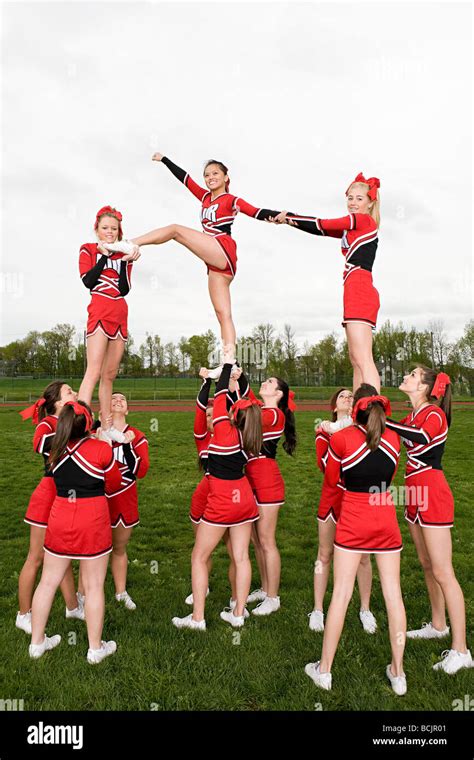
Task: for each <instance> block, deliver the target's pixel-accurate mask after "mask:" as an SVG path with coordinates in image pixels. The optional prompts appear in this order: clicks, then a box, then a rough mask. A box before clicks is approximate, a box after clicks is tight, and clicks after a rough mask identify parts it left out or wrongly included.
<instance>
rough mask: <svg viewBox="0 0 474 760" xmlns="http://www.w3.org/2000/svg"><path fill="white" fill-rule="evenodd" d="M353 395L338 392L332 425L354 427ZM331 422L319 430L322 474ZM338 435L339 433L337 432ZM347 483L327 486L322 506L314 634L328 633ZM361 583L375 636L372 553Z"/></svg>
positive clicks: (365, 559) (368, 628) (367, 622)
mask: <svg viewBox="0 0 474 760" xmlns="http://www.w3.org/2000/svg"><path fill="white" fill-rule="evenodd" d="M352 400H353V396H352V392H351V391H349V390H348V389H347V388H341V389H340V390H338V391H336V392H335V393H334V394H333V396H332V397H331V400H330V402H329V404H330V407H331V409H332V423H337V422H340V423H342V425H343V427H341V429H344V427H347V424H346V423H347V420H350V423H351V424H352V417H351V411H352ZM328 422H329V421H328V420H324V422H323V423H322V424H321V425H320V426H319V427H318V428H317V430H316V441H315V443H316V463H317V466H318V467H319V469H320V470H321V472H322V473H324V471H325V469H326V463H327V459H328V450H329V442H330V435H329V434H328V432H326V431H327V430H328V429H329V430H330V427H329V425H331V423H329V425H328V424H327V423H328ZM336 432H337V431H336ZM343 494H344V484H343V482H342V480H341V481H339V483H338V484H337V487H336V488H331V487H328V486H327V484H325V483H323V488H322V491H321V498H320V501H319V507H318V537H319V541H318V556H317V559H316V564H315V567H314V609H313V611H312V612H310V613H309V615H308V617H309V627H310V629H311V630H312V631H324V612H323V610H324V596H325V594H326V589H327V585H328V580H329V573H330V568H331V562H332V559H333V555H334V535H335V532H336V525H337V520H338V518H339V515H340V513H341V503H342V496H343ZM357 584H358V586H359V594H360V611H359V618H360V621H361V623H362V626H363V628H364V631H365V632H366V633H371V634H372V633H375V631H376V630H377V621H376V620H375V617H374V615H373V613H372V612H371V611H370V594H371V591H372V565H371V561H370V554H363V555H362V556H361V560H360V565H359V568H358V570H357Z"/></svg>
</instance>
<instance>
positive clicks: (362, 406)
mask: <svg viewBox="0 0 474 760" xmlns="http://www.w3.org/2000/svg"><path fill="white" fill-rule="evenodd" d="M386 414H390V402H389V401H388V399H387V398H385V396H378V395H377V394H376V390H375V388H374V387H373V386H371V385H367V384H364V385H362V386H361V387H360V388H359V389H358V390H357V391H356V393H355V394H354V408H353V411H352V416H353V419H354V423H355V424H354V425H352V426H350V427H347V428H345V429H344V430H340V431H339V432H338V433H335V434H334V435H333V436H332V438H331V441H330V443H329V454H328V459H327V463H326V472H325V475H324V482H325V485H326V486H327V487H328V488H333V489H337V487H338V483H339V481H340V480H341V477H342V478H343V480H344V487H345V490H344V494H343V497H342V505H341V513H340V516H339V519H338V521H337V526H336V535H335V539H334V547H335V549H334V589H333V594H332V598H331V604H330V605H329V610H328V614H327V619H326V625H325V628H324V639H323V651H322V655H321V660H320V661H318V662H314V663H313V662H311V663H308V665H306V668H305V672H306V674H307V675H308V676H309V677H310V678H311V679H312V680H313V681H314V683H315V684H316V686H319V687H320V688H322V689H328V690H329V689H331V686H332V675H331V667H332V663H333V660H334V657H335V654H336V650H337V647H338V644H339V639H340V637H341V633H342V629H343V626H344V620H345V617H346V612H347V607H348V605H349V602H350V600H351V597H352V592H353V589H354V582H355V579H356V575H357V570H358V568H359V565H360V561H361V558H362V555H363V554H375V556H376V560H377V567H378V570H379V577H380V583H381V586H382V593H383V596H384V599H385V605H386V608H387V616H388V626H389V634H390V644H391V648H392V661H391V663H390V664H389V665H387V668H386V675H387V678H388V679H389V681H390V684H391V686H392V689H393V691H394V692H395V694H397V695H403V694H405V693H406V690H407V683H406V676H405V673H404V672H403V652H404V648H405V635H406V616H405V608H404V606H403V599H402V592H401V588H400V552H401V550H402V537H401V534H400V528H399V527H398V522H397V515H396V511H395V506H394V503H393V499H392V497H391V494H390V492H389V490H388V489H389V487H390V483H391V482H392V479H393V477H394V475H395V471H396V469H397V465H398V459H399V456H400V439H399V438H398V437H397V436H396V435H395V434H394V433H393V431H392V430H388V429H386Z"/></svg>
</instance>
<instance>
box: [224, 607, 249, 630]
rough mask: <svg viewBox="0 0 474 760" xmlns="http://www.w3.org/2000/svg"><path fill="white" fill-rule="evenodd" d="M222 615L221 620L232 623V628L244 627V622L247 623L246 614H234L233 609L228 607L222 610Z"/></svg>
mask: <svg viewBox="0 0 474 760" xmlns="http://www.w3.org/2000/svg"><path fill="white" fill-rule="evenodd" d="M220 617H221V620H225V622H226V623H230V624H231V626H232V628H242V626H243V624H244V623H245V617H244V615H234V612H233V610H231V609H228V608H227V607H226V608H225V610H222V612H221V615H220Z"/></svg>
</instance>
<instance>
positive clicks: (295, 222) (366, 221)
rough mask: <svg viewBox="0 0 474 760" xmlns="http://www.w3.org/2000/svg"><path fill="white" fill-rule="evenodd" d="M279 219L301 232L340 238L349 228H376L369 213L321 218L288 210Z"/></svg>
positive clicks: (361, 229)
mask: <svg viewBox="0 0 474 760" xmlns="http://www.w3.org/2000/svg"><path fill="white" fill-rule="evenodd" d="M279 221H280V222H281V223H286V224H289V225H290V226H291V227H296V228H297V229H299V230H302V231H303V232H309V234H310V235H323V236H326V235H327V236H328V237H336V238H342V236H343V234H344V232H346V231H350V230H360V231H361V232H362V231H366V230H367V231H368V230H370V229H372V228H373V229H374V230H375V229H376V225H375V222H374V221H373V219H372V217H371V216H369V214H347V215H346V216H341V217H339V218H338V219H321V218H320V217H318V216H302V215H301V214H294V213H293V212H291V211H288V212H287V213H286V214H285V215H284V216H283V215H280V219H279Z"/></svg>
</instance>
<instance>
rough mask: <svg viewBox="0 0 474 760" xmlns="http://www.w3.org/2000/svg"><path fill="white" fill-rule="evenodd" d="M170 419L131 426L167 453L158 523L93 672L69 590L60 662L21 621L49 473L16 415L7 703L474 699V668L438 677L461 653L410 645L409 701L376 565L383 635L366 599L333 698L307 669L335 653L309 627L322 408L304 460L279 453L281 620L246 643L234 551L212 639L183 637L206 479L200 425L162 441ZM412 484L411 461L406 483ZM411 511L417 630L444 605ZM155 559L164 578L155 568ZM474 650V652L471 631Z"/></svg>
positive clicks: (453, 437) (7, 581) (219, 706)
mask: <svg viewBox="0 0 474 760" xmlns="http://www.w3.org/2000/svg"><path fill="white" fill-rule="evenodd" d="M154 417H156V413H136V414H134V415H133V417H132V418H131V419H130V422H131V423H132V424H133V425H135V426H137V427H138V428H140V429H142V430H143V431H146V432H147V434H148V437H149V441H150V449H151V468H150V472H149V474H148V476H147V477H146V478H145V480H144V481H142V482H141V483H140V484H139V490H140V512H141V521H142V522H141V525H140V526H139V527H138V528H137V529H135V532H134V535H133V537H132V541H131V543H130V546H129V560H130V565H129V582H128V589H129V591H130V593H131V595H132V597H133V598H134V600H135V601H136V603H137V605H138V608H137V610H136V611H135V612H128V611H126V610H125V609H124V608H123V607H122V606H119V605H118V604H117V603H116V602H115V600H114V597H113V587H112V583H111V580H110V577H109V578H108V580H107V585H106V600H107V605H106V620H105V627H104V637H105V638H107V639H115V640H116V641H117V643H118V651H117V654H116V655H115V656H113V657H110V658H108V659H107V660H106V661H105V662H103V663H102V664H101V665H99V666H97V667H95V668H92V667H91V666H90V665H88V664H87V662H86V659H85V655H86V652H87V636H86V629H85V625H84V623H82V622H81V621H77V620H66V619H65V617H64V605H63V601H62V598H61V597H60V595H58V596H57V598H56V600H55V602H54V605H53V610H52V613H51V618H50V622H49V624H48V628H47V630H48V633H50V634H51V633H60V634H61V635H62V637H63V638H62V642H61V645H60V646H59V647H58V648H57V649H56V650H55V651H54V652H50V653H47V654H46V655H45V656H44V657H43V658H41V660H38V661H32V660H30V659H29V657H28V643H29V638H28V637H27V636H26V635H25V634H24V633H23V632H21V631H18V630H17V629H16V628H15V626H14V621H15V615H16V611H17V581H18V574H19V571H20V569H21V566H22V564H23V561H24V558H25V556H26V553H27V547H28V532H29V528H28V526H26V525H25V524H24V523H23V515H24V512H25V509H26V505H27V502H28V499H29V496H30V494H31V491H32V490H33V488H34V487H35V485H36V483H37V482H38V480H39V478H40V476H41V462H40V458H39V457H37V456H34V455H33V454H32V450H31V438H32V431H33V428H32V426H31V424H30V423H27V422H25V423H23V422H22V421H21V419H20V417H19V415H18V414H17V412H16V411H15V410H13V409H0V420H1V423H2V433H3V434H2V437H1V446H2V449H1V450H2V472H1V484H2V493H3V498H2V502H1V507H0V510H1V514H0V517H1V525H2V529H1V537H0V538H1V551H0V572H1V577H2V584H1V587H0V610H1V617H0V620H1V623H0V648H1V651H2V658H1V664H0V673H1V676H0V683H1V685H2V688H1V693H0V698H1V699H22V700H24V709H25V710H70V709H76V710H118V709H125V710H289V711H292V710H304V711H313V710H319V709H323V710H405V711H412V710H442V711H443V710H448V711H450V710H452V702H453V700H455V699H463V698H464V695H465V694H471V695H472V694H473V693H474V691H473V689H474V670H470V671H466V670H465V671H461V672H460V673H458V674H457V675H456V676H448V675H446V674H442V673H435V672H434V671H433V670H432V668H431V666H432V665H433V663H434V662H435V661H436V660H437V659H438V656H439V654H440V653H441V650H442V649H444V648H446V647H447V646H449V639H446V640H444V641H442V642H436V641H431V642H430V641H428V642H408V644H407V648H406V657H405V671H406V673H407V678H408V694H407V695H406V697H403V698H400V697H396V696H395V695H393V692H392V691H391V689H390V687H389V685H388V682H387V681H386V679H385V673H384V671H385V666H386V664H387V663H388V662H389V661H390V648H389V641H388V631H387V619H386V614H385V610H384V606H383V600H382V596H381V590H380V584H379V581H378V576H377V571H376V569H374V586H373V601H372V610H373V612H374V613H375V615H376V617H377V621H378V624H379V630H378V631H377V633H376V635H375V636H369V635H367V634H365V633H364V632H363V630H362V627H361V625H360V622H359V619H358V608H359V606H358V602H359V599H358V594H357V591H356V592H355V594H354V598H353V600H352V602H351V605H350V607H349V611H348V616H347V620H346V626H345V629H344V632H343V636H342V639H341V644H340V648H339V651H338V654H337V657H336V660H335V665H334V669H333V690H332V691H331V692H329V693H328V692H324V691H320V690H318V689H316V687H315V686H314V685H313V683H312V682H311V681H310V679H309V678H308V677H307V676H306V675H305V673H304V665H305V664H306V663H307V662H308V661H314V660H316V659H319V655H320V653H321V644H322V635H321V634H317V633H312V632H311V631H310V630H309V628H308V618H307V613H308V612H310V610H311V609H312V576H313V563H314V560H315V556H316V549H317V532H316V519H315V510H316V504H317V500H318V496H319V492H320V488H321V475H320V473H319V471H317V470H316V467H315V462H314V442H313V441H314V436H313V419H314V417H315V415H314V413H313V414H312V413H311V412H298V413H297V426H298V434H299V446H298V453H297V456H296V457H295V458H294V459H291V458H289V457H287V456H286V455H284V454H283V452H282V451H280V455H279V461H280V464H281V467H282V471H283V475H284V477H285V481H286V487H287V503H286V505H285V506H284V507H283V509H282V511H281V516H280V523H279V531H278V539H279V545H280V549H281V555H282V585H281V600H282V607H281V609H280V611H279V612H278V613H276V614H274V615H272V616H270V617H268V618H260V619H256V618H254V617H253V616H251V617H250V619H249V620H248V622H247V623H246V625H245V627H244V629H243V630H242V631H241V632H240V633H236V632H235V631H234V630H233V629H232V628H231V627H230V626H228V625H226V624H225V623H223V622H222V621H221V620H220V619H219V612H220V610H221V609H222V608H223V607H224V605H226V604H227V603H228V598H229V589H228V585H227V576H226V573H227V560H226V555H225V552H224V551H223V549H222V547H220V548H219V549H218V551H217V552H216V555H215V561H214V569H213V572H212V577H211V594H210V596H209V597H208V604H207V608H206V619H207V625H208V630H207V632H206V633H204V634H201V633H193V632H191V631H177V630H176V629H175V628H174V627H173V626H172V624H171V618H172V616H173V615H176V614H177V615H184V614H187V612H188V611H189V610H188V608H187V607H186V605H185V604H184V598H185V596H186V594H188V593H189V591H190V577H189V576H190V567H189V565H190V563H189V558H190V551H191V547H192V543H193V538H192V529H191V525H190V522H189V519H188V507H189V500H190V496H191V493H192V490H193V488H194V486H195V484H196V483H197V481H198V478H199V474H198V471H197V469H196V454H195V448H194V443H193V440H192V424H193V416H192V414H191V413H182V414H173V413H166V412H160V413H159V414H158V415H157V419H158V432H149V431H150V424H151V422H152V420H153V419H154ZM473 432H474V411H471V410H464V409H462V410H461V409H460V410H457V411H456V413H455V416H454V421H453V425H452V427H451V432H450V437H449V441H448V445H447V451H446V454H445V458H444V463H445V471H446V475H447V478H448V480H449V482H450V483H451V486H452V488H453V491H454V495H455V500H456V524H455V528H454V529H453V546H454V563H455V568H456V572H457V575H458V578H459V581H460V583H461V586H462V588H463V590H464V593H465V596H466V603H467V618H468V625H469V624H472V620H473V613H474V610H473V600H474V584H473V573H472V556H473V551H474V527H473V520H472V482H473V479H472V469H471V468H472V466H473V462H472V450H473V446H472V443H473ZM468 457H471V458H470V459H469V460H468ZM402 480H403V466H401V467H400V470H399V472H398V474H397V478H396V484H401V483H402ZM398 512H399V518H400V524H401V525H402V534H403V538H404V543H405V549H404V551H403V553H402V589H403V594H404V599H405V604H406V608H407V616H408V625H409V626H411V627H414V626H417V627H418V626H419V625H420V624H421V622H422V621H425V620H429V619H430V612H429V605H428V599H427V594H426V590H425V585H424V580H423V575H422V572H421V569H420V566H419V564H418V560H417V558H416V555H415V551H414V548H413V545H412V543H411V540H410V537H409V534H408V530H407V529H406V526H405V521H404V520H403V519H402V507H401V506H400V507H399V508H398ZM155 563H158V564H157V568H158V572H157V573H155V572H152V570H154V569H156V565H155ZM374 564H375V563H374ZM330 589H331V586H330V588H329V590H330ZM327 602H329V594H328V597H327ZM326 606H327V605H326ZM468 643H469V644H470V646H471V647H474V642H473V640H472V637H471V635H470V634H469V632H468Z"/></svg>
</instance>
